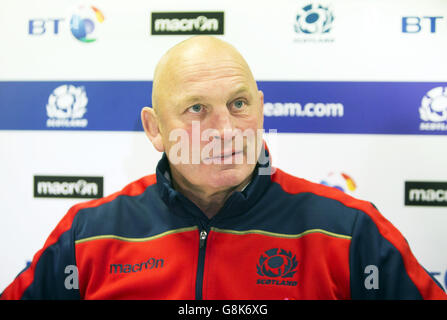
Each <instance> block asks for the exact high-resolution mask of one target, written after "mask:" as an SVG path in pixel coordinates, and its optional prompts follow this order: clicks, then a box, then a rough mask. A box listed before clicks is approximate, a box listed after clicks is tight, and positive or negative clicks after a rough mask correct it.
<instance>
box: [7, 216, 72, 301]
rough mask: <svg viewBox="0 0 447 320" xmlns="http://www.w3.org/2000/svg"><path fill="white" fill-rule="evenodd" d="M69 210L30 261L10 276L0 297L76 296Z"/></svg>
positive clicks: (18, 298)
mask: <svg viewBox="0 0 447 320" xmlns="http://www.w3.org/2000/svg"><path fill="white" fill-rule="evenodd" d="M73 217H74V210H72V209H71V210H70V211H69V212H68V213H67V215H66V216H65V217H64V218H63V219H62V220H61V221H60V222H59V224H58V225H57V226H56V228H55V229H54V230H53V232H52V233H51V234H50V236H49V237H48V239H47V240H46V242H45V244H44V246H43V248H42V249H41V250H39V251H38V252H37V253H36V254H35V255H34V257H33V260H32V262H31V264H30V265H29V266H28V267H27V268H26V269H24V270H23V271H22V272H21V273H19V275H18V276H17V277H16V278H15V279H14V281H13V282H12V283H11V284H10V285H9V286H8V287H7V288H6V289H5V290H4V291H3V293H2V294H1V296H0V299H2V300H20V299H24V300H25V299H38V300H42V299H64V300H68V299H79V298H80V296H79V289H77V288H78V287H79V285H78V283H77V281H78V278H77V267H76V260H75V251H74V250H75V247H74V235H73V233H74V232H73V228H72V225H73V223H72V221H73Z"/></svg>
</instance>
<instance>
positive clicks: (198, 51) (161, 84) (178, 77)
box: [153, 36, 256, 99]
mask: <svg viewBox="0 0 447 320" xmlns="http://www.w3.org/2000/svg"><path fill="white" fill-rule="evenodd" d="M229 78H231V79H232V80H234V86H235V87H236V86H238V88H237V89H239V88H240V87H243V86H245V88H244V89H246V90H248V89H250V88H252V89H253V88H255V87H256V83H255V81H254V79H253V76H252V74H251V71H250V68H249V67H248V65H247V63H246V62H245V60H244V58H243V57H242V55H241V54H240V53H239V52H238V51H237V50H236V49H235V48H234V47H233V46H231V45H230V44H228V43H226V42H224V41H222V40H219V39H216V38H213V37H206V36H199V37H193V38H190V39H189V40H186V41H183V42H181V43H180V44H178V45H176V46H174V47H173V48H171V49H170V50H169V51H168V52H167V53H166V54H165V55H164V56H163V57H162V59H161V60H160V62H159V64H158V65H157V68H156V71H155V74H154V88H153V89H154V90H153V95H154V98H155V96H159V97H163V96H164V97H167V95H169V96H171V97H172V95H173V94H177V93H179V92H173V91H174V90H180V91H184V90H191V91H196V90H194V88H198V87H199V86H198V85H202V86H201V88H202V89H203V88H204V87H205V88H206V85H207V83H208V82H209V84H210V85H212V83H214V84H215V82H216V80H219V79H229ZM204 84H205V85H204ZM199 91H200V90H199ZM241 91H242V89H241ZM200 94H201V93H200V92H187V95H188V96H189V97H188V99H189V98H195V96H198V95H200Z"/></svg>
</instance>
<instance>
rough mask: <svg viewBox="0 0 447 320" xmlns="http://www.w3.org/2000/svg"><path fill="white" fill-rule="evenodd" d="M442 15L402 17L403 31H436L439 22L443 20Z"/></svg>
mask: <svg viewBox="0 0 447 320" xmlns="http://www.w3.org/2000/svg"><path fill="white" fill-rule="evenodd" d="M443 19H444V17H442V16H424V17H420V16H411V17H402V32H403V33H419V32H424V33H436V32H437V30H438V28H437V27H438V26H439V23H440V22H441V20H443Z"/></svg>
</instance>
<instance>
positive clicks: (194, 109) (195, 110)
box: [189, 104, 203, 113]
mask: <svg viewBox="0 0 447 320" xmlns="http://www.w3.org/2000/svg"><path fill="white" fill-rule="evenodd" d="M202 109H203V107H202V106H201V105H200V104H195V105H193V106H191V107H189V111H190V112H192V113H199V112H200V111H202Z"/></svg>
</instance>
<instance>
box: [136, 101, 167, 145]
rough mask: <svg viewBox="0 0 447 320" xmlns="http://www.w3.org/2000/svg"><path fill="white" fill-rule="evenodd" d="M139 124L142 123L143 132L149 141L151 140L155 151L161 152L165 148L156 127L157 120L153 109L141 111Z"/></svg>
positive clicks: (146, 108) (147, 108)
mask: <svg viewBox="0 0 447 320" xmlns="http://www.w3.org/2000/svg"><path fill="white" fill-rule="evenodd" d="M141 122H142V123H143V128H144V132H145V133H146V135H147V137H148V138H149V140H151V142H152V144H153V145H154V147H155V149H156V150H157V151H159V152H163V151H164V150H165V148H164V145H163V140H162V137H161V133H160V129H159V126H158V118H157V115H156V113H155V111H154V109H153V108H149V107H144V108H143V109H142V110H141Z"/></svg>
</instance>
